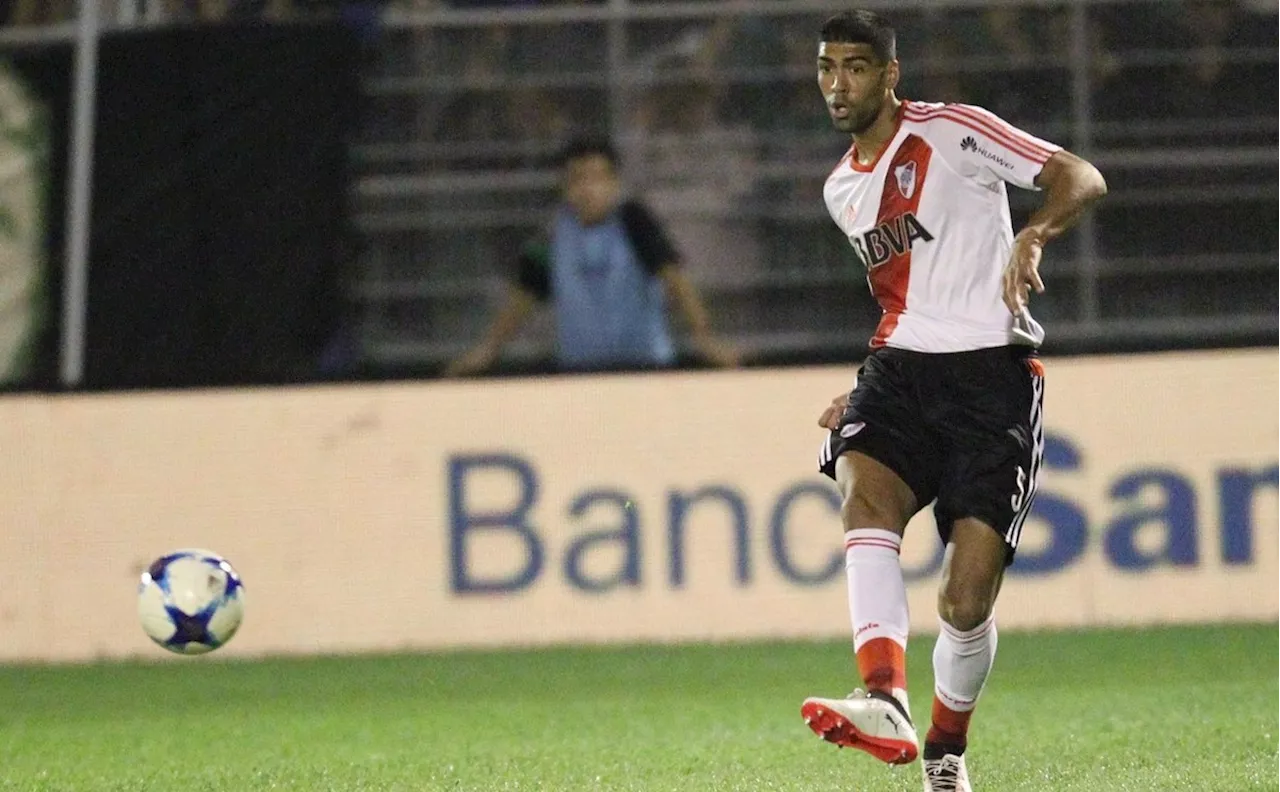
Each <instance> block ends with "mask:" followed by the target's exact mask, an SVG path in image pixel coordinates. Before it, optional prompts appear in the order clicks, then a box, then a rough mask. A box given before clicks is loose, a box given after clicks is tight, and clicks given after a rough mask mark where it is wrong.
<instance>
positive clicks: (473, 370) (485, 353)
mask: <svg viewBox="0 0 1280 792" xmlns="http://www.w3.org/2000/svg"><path fill="white" fill-rule="evenodd" d="M497 357H498V351H497V350H496V349H493V348H491V347H489V346H488V345H486V344H481V345H480V346H477V347H476V348H474V349H472V350H471V351H469V352H467V353H466V354H465V355H463V356H462V357H460V358H458V359H457V360H455V361H453V362H452V363H450V364H449V365H447V366H445V368H444V376H446V377H465V376H467V375H469V374H478V373H480V372H481V371H484V370H485V369H487V368H489V367H490V366H492V365H493V361H494V360H496V359H497Z"/></svg>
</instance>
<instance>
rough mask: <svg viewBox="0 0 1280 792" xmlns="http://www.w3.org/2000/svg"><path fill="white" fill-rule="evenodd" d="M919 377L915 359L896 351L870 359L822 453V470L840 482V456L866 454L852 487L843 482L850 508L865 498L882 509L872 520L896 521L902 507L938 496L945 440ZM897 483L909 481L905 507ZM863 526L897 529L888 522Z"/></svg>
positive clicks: (852, 472) (852, 471)
mask: <svg viewBox="0 0 1280 792" xmlns="http://www.w3.org/2000/svg"><path fill="white" fill-rule="evenodd" d="M918 376H920V373H919V372H918V371H916V368H915V367H914V366H913V365H911V362H910V360H909V359H908V360H904V359H903V358H902V357H900V356H898V355H896V354H895V353H894V351H892V350H879V351H877V352H876V353H875V354H873V355H872V356H870V357H868V358H867V360H866V361H865V362H864V363H863V366H862V369H861V370H860V372H859V376H858V385H857V387H856V388H854V390H853V392H852V393H851V394H850V395H849V403H848V406H847V407H846V408H845V411H844V414H843V415H841V417H840V423H839V426H838V427H837V428H836V429H835V430H834V431H832V432H831V433H830V434H829V435H828V436H827V438H826V439H825V441H824V442H823V445H822V448H821V450H820V451H819V454H818V468H819V470H820V471H821V472H822V473H823V474H825V475H827V476H829V477H831V478H832V479H834V480H836V482H837V483H840V482H841V479H840V477H839V476H838V475H837V472H836V468H837V462H838V461H839V460H841V459H845V458H846V457H849V458H851V459H861V458H865V460H866V461H865V462H854V463H852V464H853V467H851V468H850V469H849V475H848V476H847V481H848V482H849V485H848V487H846V485H845V484H841V491H842V494H843V495H844V496H845V498H846V502H847V504H848V505H849V506H850V507H854V506H858V505H859V504H862V503H866V502H870V503H872V504H874V505H876V506H877V507H878V508H879V513H877V514H875V515H872V516H871V518H875V519H892V521H893V523H894V524H896V523H897V522H898V513H899V512H901V511H902V510H904V509H906V510H908V511H910V514H914V513H915V510H917V509H919V508H921V507H922V506H924V505H925V504H928V503H929V502H931V501H932V500H933V499H934V497H935V496H936V493H937V490H938V484H939V480H940V476H941V471H942V457H941V453H940V451H939V448H940V444H939V442H938V438H937V437H936V435H935V434H934V433H933V432H932V431H931V430H930V429H929V427H928V426H927V425H926V421H925V420H924V415H923V411H922V409H921V406H920V401H919V399H918V397H917V396H916V393H917V388H916V387H915V384H914V383H913V381H912V377H918ZM872 463H874V464H872ZM898 485H905V487H906V490H907V491H908V492H909V493H910V494H911V496H912V497H911V498H910V499H909V501H910V504H908V505H904V501H906V500H908V499H905V498H904V497H903V490H902V487H901V486H898ZM910 514H908V515H907V517H908V518H909V517H910ZM869 519H870V518H869ZM904 524H905V521H904ZM846 527H847V524H846ZM859 527H883V528H886V529H890V530H896V529H895V528H893V526H892V525H889V524H885V525H876V526H873V525H863V526H859Z"/></svg>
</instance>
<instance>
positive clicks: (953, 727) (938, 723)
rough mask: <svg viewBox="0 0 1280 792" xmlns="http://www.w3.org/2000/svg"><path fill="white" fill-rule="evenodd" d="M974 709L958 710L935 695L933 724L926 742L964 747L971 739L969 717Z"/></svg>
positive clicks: (926, 736)
mask: <svg viewBox="0 0 1280 792" xmlns="http://www.w3.org/2000/svg"><path fill="white" fill-rule="evenodd" d="M972 716H973V710H969V711H968V712H956V711H955V710H953V709H951V708H950V707H948V706H947V705H946V704H943V703H942V702H941V701H939V700H938V696H937V694H934V696H933V725H932V726H930V727H929V733H928V734H926V735H925V738H924V739H925V742H931V743H945V744H946V745H954V746H956V747H960V748H963V747H964V745H965V743H967V742H968V740H969V719H970V718H971V717H972Z"/></svg>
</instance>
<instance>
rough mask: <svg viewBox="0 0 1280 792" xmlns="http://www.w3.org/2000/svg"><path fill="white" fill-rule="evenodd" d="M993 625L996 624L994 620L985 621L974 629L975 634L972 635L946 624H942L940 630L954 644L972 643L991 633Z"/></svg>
mask: <svg viewBox="0 0 1280 792" xmlns="http://www.w3.org/2000/svg"><path fill="white" fill-rule="evenodd" d="M995 623H996V621H995V619H987V620H986V621H985V622H983V623H982V624H981V625H979V626H978V627H977V628H975V629H976V632H974V633H972V634H966V633H963V632H961V631H959V630H957V629H956V628H955V627H952V626H951V625H950V624H947V623H946V622H942V629H944V630H946V631H947V634H948V635H950V636H951V639H952V640H953V641H955V642H956V643H973V642H974V641H976V640H978V639H980V638H983V637H985V636H986V634H987V633H989V632H991V626H992V625H994V624H995Z"/></svg>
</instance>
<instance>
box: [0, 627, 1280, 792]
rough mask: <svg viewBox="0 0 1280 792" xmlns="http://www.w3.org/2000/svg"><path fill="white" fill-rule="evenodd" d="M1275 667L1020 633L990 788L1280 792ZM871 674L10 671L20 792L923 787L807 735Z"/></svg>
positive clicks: (380, 668) (1184, 645) (319, 664)
mask: <svg viewBox="0 0 1280 792" xmlns="http://www.w3.org/2000/svg"><path fill="white" fill-rule="evenodd" d="M157 651H158V650H157ZM931 651H932V639H931V638H930V637H923V638H921V639H920V640H917V641H914V642H913V643H912V645H911V647H910V650H909V653H908V657H909V658H910V674H911V677H910V679H911V684H912V687H913V709H914V714H915V715H916V719H917V722H919V723H922V724H923V723H924V722H926V721H927V720H928V715H927V713H928V707H929V701H930V691H931V684H932V674H931V671H930V654H931ZM1277 663H1278V658H1277V628H1276V626H1275V625H1249V626H1220V627H1186V628H1168V629H1157V630H1114V631H1096V632H1046V633H1021V634H1019V633H1008V634H1005V635H1002V636H1001V637H1000V651H999V655H998V657H997V658H996V668H995V673H994V675H993V677H992V680H991V684H990V685H989V687H988V689H987V691H986V693H985V694H984V696H983V700H982V703H981V705H980V707H979V709H978V711H977V714H976V715H975V716H974V725H973V732H972V734H971V738H970V739H971V742H970V749H969V762H970V773H971V775H972V778H973V782H974V785H975V790H976V792H1012V791H1013V790H1017V791H1018V792H1023V791H1025V790H1052V791H1053V792H1073V791H1078V792H1105V791H1106V790H1126V791H1127V790H1132V791H1133V792H1138V791H1139V790H1141V791H1143V792H1145V791H1146V790H1156V791H1158V792H1175V791H1180V790H1194V792H1249V791H1250V790H1275V789H1277V758H1278V757H1277V730H1276V727H1277V695H1280V691H1278V688H1277ZM852 668H853V666H852V661H851V657H850V652H849V648H848V644H847V643H846V642H826V643H750V644H732V645H717V646H682V647H627V648H608V649H604V648H587V649H555V650H545V651H521V652H485V653H478V652H463V653H445V654H431V655H396V656H379V657H353V658H310V659H287V660H269V661H255V662H248V661H230V660H220V659H219V658H217V657H216V656H213V657H205V658H195V659H190V660H186V659H184V660H182V661H180V662H174V663H160V664H147V663H132V664H101V665H92V666H79V667H44V666H0V790H5V791H6V792H7V791H8V790H50V791H53V790H58V791H59V792H61V791H62V790H68V791H70V792H106V790H113V791H119V792H124V791H126V790H127V791H129V792H135V791H140V790H146V791H150V790H156V791H157V792H161V791H163V792H168V791H169V790H182V791H183V792H187V791H188V790H191V791H194V790H210V791H212V790H235V791H236V792H247V791H248V790H307V792H318V791H320V790H352V791H353V792H357V791H369V792H372V791H373V790H406V791H407V790H415V791H416V790H485V791H486V792H495V791H496V790H663V791H665V790H681V791H683V790H694V791H697V790H753V791H756V790H803V791H804V792H814V790H841V791H842V792H864V791H867V792H879V791H881V790H883V791H885V792H894V791H896V790H918V789H919V788H920V775H919V774H920V770H919V767H918V765H912V766H909V767H905V768H888V767H884V766H883V765H880V764H878V763H877V762H875V761H874V760H873V759H871V758H870V757H868V756H865V755H863V754H861V753H858V752H854V751H848V750H843V751H842V750H837V749H836V748H835V747H834V746H831V745H828V744H826V743H823V742H821V741H820V740H818V739H817V738H816V737H814V736H813V735H812V734H811V733H810V732H809V730H808V729H807V728H806V727H805V725H804V723H803V721H802V720H801V718H800V716H799V707H800V702H801V700H802V699H803V698H804V697H805V696H806V695H815V694H817V695H843V694H844V693H847V692H848V689H849V688H851V687H852V686H853V681H852V673H853V672H852Z"/></svg>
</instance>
